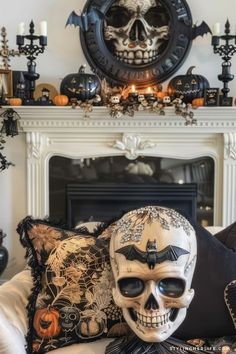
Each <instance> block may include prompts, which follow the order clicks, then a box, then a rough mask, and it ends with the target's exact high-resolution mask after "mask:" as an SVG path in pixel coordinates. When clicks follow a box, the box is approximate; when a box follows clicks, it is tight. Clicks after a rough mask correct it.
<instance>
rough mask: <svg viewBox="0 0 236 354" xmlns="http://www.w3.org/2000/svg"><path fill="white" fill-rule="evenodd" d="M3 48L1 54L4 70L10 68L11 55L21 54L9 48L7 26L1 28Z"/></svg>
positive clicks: (0, 50)
mask: <svg viewBox="0 0 236 354" xmlns="http://www.w3.org/2000/svg"><path fill="white" fill-rule="evenodd" d="M1 37H2V39H1V43H2V45H1V49H0V56H1V57H2V65H0V66H1V67H2V68H3V69H4V70H9V69H10V67H11V65H10V57H14V56H16V55H18V56H20V53H19V52H18V51H16V50H14V49H9V46H8V40H7V31H6V28H5V27H2V28H1Z"/></svg>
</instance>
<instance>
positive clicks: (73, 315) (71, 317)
mask: <svg viewBox="0 0 236 354" xmlns="http://www.w3.org/2000/svg"><path fill="white" fill-rule="evenodd" d="M69 319H70V320H71V321H74V320H75V319H76V315H75V313H71V314H70V315H69Z"/></svg>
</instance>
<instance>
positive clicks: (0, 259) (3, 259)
mask: <svg viewBox="0 0 236 354" xmlns="http://www.w3.org/2000/svg"><path fill="white" fill-rule="evenodd" d="M3 237H5V235H4V234H3V233H2V232H1V230H0V275H1V274H2V273H3V272H4V270H5V268H6V266H7V262H8V250H7V249H6V247H4V246H3V245H2V240H3Z"/></svg>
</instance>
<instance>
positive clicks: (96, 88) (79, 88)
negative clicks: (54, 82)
mask: <svg viewBox="0 0 236 354" xmlns="http://www.w3.org/2000/svg"><path fill="white" fill-rule="evenodd" d="M100 91H101V84H100V80H99V78H98V77H97V76H96V75H94V74H86V73H85V65H82V66H81V67H80V68H79V71H78V73H74V74H69V75H67V76H65V77H64V79H63V80H62V82H61V87H60V92H61V94H62V95H66V96H67V97H69V98H77V99H78V100H81V101H86V100H88V99H91V98H93V97H95V95H96V94H100Z"/></svg>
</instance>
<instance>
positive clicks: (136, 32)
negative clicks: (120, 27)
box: [129, 20, 147, 42]
mask: <svg viewBox="0 0 236 354" xmlns="http://www.w3.org/2000/svg"><path fill="white" fill-rule="evenodd" d="M129 38H130V40H131V41H133V42H143V41H145V40H146V39H147V34H146V31H145V27H144V25H143V23H142V22H141V21H140V20H136V21H134V23H133V25H132V27H131V30H130V33H129Z"/></svg>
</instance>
